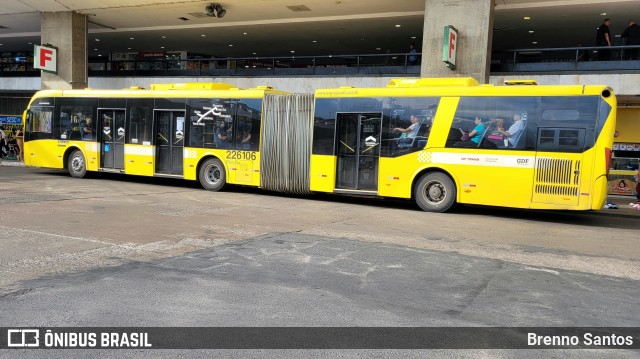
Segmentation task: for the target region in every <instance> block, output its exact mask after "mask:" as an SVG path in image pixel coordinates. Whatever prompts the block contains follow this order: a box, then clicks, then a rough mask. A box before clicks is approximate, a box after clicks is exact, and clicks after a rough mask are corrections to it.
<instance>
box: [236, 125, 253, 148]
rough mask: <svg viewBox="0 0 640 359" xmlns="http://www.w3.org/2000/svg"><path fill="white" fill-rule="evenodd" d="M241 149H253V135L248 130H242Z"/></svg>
mask: <svg viewBox="0 0 640 359" xmlns="http://www.w3.org/2000/svg"><path fill="white" fill-rule="evenodd" d="M238 148H239V149H243V150H248V149H250V148H251V133H249V130H248V129H246V128H245V129H243V130H242V137H240V145H239V146H238Z"/></svg>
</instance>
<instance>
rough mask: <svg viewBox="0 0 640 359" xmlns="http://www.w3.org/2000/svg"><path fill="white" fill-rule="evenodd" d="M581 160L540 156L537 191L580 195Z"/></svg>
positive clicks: (561, 194)
mask: <svg viewBox="0 0 640 359" xmlns="http://www.w3.org/2000/svg"><path fill="white" fill-rule="evenodd" d="M579 184H580V161H578V160H570V159H559V158H539V159H538V160H537V161H536V184H535V192H536V193H538V194H547V195H558V196H578V189H579Z"/></svg>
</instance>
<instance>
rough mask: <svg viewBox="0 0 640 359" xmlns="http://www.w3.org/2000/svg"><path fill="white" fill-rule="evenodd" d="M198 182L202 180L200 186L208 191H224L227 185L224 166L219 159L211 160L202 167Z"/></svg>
mask: <svg viewBox="0 0 640 359" xmlns="http://www.w3.org/2000/svg"><path fill="white" fill-rule="evenodd" d="M198 180H200V185H202V187H203V188H204V189H206V190H208V191H214V192H217V191H220V190H222V189H223V188H224V187H225V185H226V184H227V176H226V172H225V170H224V165H223V164H222V162H220V160H219V159H217V158H209V159H208V160H206V161H205V162H204V163H203V164H202V166H200V171H199V172H198Z"/></svg>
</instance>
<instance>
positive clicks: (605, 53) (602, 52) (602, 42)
mask: <svg viewBox="0 0 640 359" xmlns="http://www.w3.org/2000/svg"><path fill="white" fill-rule="evenodd" d="M609 26H611V19H604V21H603V22H602V25H600V27H599V28H598V32H597V33H596V46H607V47H610V46H611V31H609ZM598 60H600V61H609V60H611V50H609V49H598Z"/></svg>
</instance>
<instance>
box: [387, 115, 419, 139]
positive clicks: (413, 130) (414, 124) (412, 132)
mask: <svg viewBox="0 0 640 359" xmlns="http://www.w3.org/2000/svg"><path fill="white" fill-rule="evenodd" d="M409 120H410V121H411V125H410V126H409V127H407V128H402V127H396V128H394V129H393V132H401V133H403V134H406V137H409V138H412V137H416V134H417V133H418V129H419V128H420V123H418V117H416V115H411V118H410V119H409ZM402 137H405V136H402Z"/></svg>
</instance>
